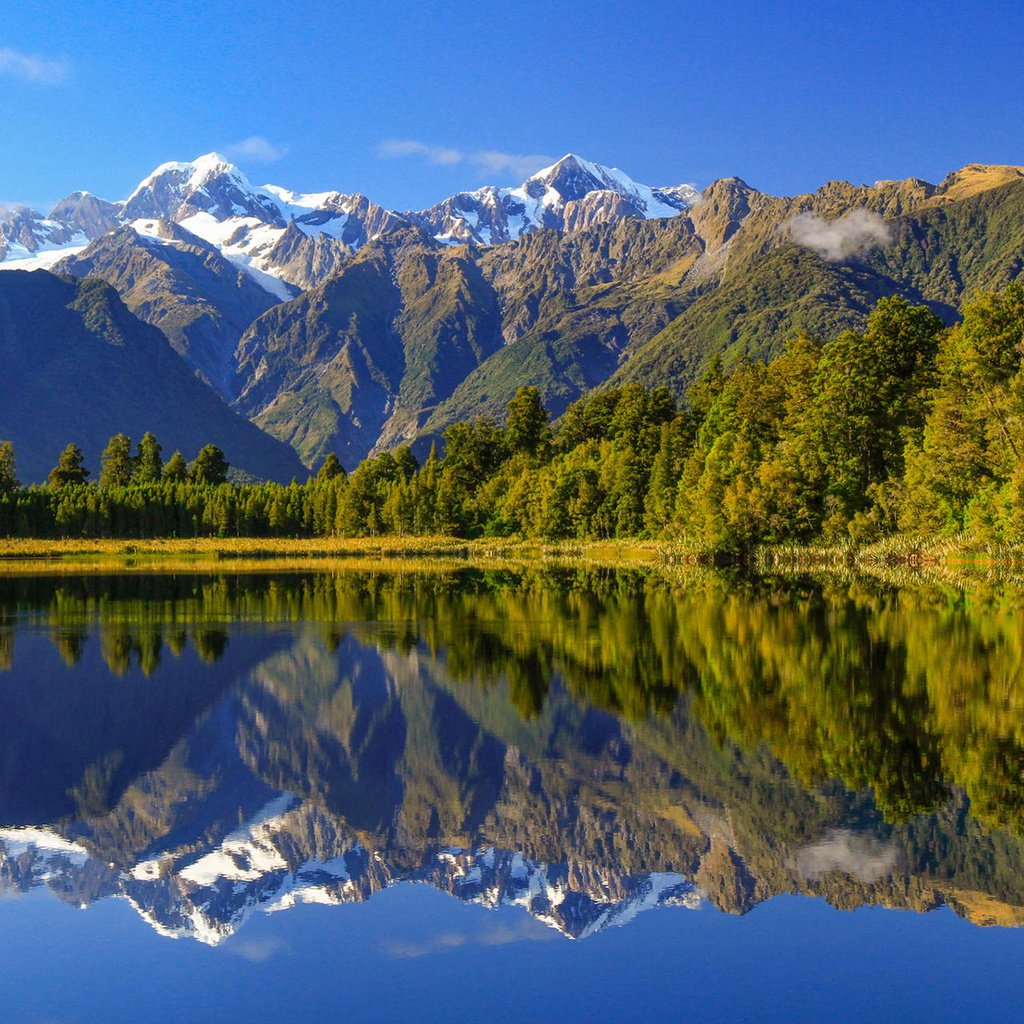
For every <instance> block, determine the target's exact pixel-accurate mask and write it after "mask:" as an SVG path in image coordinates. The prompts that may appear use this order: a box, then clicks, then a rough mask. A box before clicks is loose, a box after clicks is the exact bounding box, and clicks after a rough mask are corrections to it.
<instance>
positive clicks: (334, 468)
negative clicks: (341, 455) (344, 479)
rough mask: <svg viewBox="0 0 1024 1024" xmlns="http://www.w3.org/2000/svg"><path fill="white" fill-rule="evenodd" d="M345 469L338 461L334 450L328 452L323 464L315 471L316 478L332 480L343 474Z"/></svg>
mask: <svg viewBox="0 0 1024 1024" xmlns="http://www.w3.org/2000/svg"><path fill="white" fill-rule="evenodd" d="M344 475H345V470H344V467H343V466H342V465H341V462H339V461H338V456H337V455H336V454H335V453H334V452H328V453H327V458H326V459H324V461H323V465H322V466H321V467H320V469H319V470H318V471H317V474H316V478H317V480H333V479H334V478H335V477H339V476H344Z"/></svg>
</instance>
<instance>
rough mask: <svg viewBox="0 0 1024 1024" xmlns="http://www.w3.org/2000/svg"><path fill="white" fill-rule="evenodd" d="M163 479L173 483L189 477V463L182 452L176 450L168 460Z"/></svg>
mask: <svg viewBox="0 0 1024 1024" xmlns="http://www.w3.org/2000/svg"><path fill="white" fill-rule="evenodd" d="M163 479H164V480H168V481H170V482H171V483H181V482H182V481H184V480H186V479H188V463H187V462H186V461H185V456H184V455H182V454H181V452H179V451H176V452H174V453H173V454H172V455H171V457H170V458H169V459H168V460H167V465H165V466H164V469H163Z"/></svg>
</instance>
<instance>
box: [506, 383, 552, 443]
mask: <svg viewBox="0 0 1024 1024" xmlns="http://www.w3.org/2000/svg"><path fill="white" fill-rule="evenodd" d="M507 409H508V420H507V422H506V424H505V443H506V444H507V445H508V450H509V452H510V453H511V454H513V455H515V454H518V453H520V452H523V453H525V454H527V455H541V454H543V453H544V451H545V450H546V449H547V446H548V444H549V443H550V441H551V428H550V427H549V426H548V411H547V409H545V408H544V405H543V403H542V402H541V400H540V392H539V391H538V390H537V389H536V388H535V387H521V388H520V389H519V390H518V391H517V392H516V394H515V397H514V398H513V399H512V401H510V402H509V403H508V406H507Z"/></svg>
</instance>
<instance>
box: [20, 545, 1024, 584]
mask: <svg viewBox="0 0 1024 1024" xmlns="http://www.w3.org/2000/svg"><path fill="white" fill-rule="evenodd" d="M342 563H344V565H345V566H347V567H351V568H361V569H372V568H393V569H405V568H409V569H412V568H413V567H414V566H418V567H421V568H431V569H435V570H436V569H439V568H450V569H455V568H468V567H482V568H502V567H505V566H511V565H516V564H518V565H523V564H538V563H544V564H573V565H577V566H579V565H592V566H595V567H607V568H629V567H636V568H643V567H649V568H658V567H662V568H666V567H669V568H671V567H677V568H685V567H686V566H702V567H705V568H714V567H719V568H729V567H733V568H737V569H741V570H747V571H750V572H752V573H754V574H755V575H768V576H772V575H781V576H786V575H793V574H808V575H817V574H821V573H828V574H833V573H848V572H851V571H852V572H855V573H858V572H860V573H867V574H870V575H877V574H882V575H887V574H888V573H891V572H892V571H898V572H905V573H910V574H925V575H936V574H937V575H946V574H948V573H950V572H954V573H956V572H957V571H959V570H963V569H972V570H975V571H978V570H980V571H984V570H985V569H998V570H999V571H1001V572H1005V571H1013V570H1017V569H1024V548H1020V547H1016V546H1014V547H1009V546H1000V547H997V546H991V545H984V544H978V543H970V542H968V541H966V540H965V539H963V538H940V539H936V538H912V537H892V538H886V539H884V540H882V541H877V542H875V543H873V544H865V545H853V544H831V545H829V544H824V543H822V544H809V545H790V544H779V545H762V546H759V547H756V548H753V549H751V550H750V551H749V552H747V553H746V554H745V555H743V556H741V555H739V554H737V553H731V552H717V553H716V552H709V551H705V550H702V549H700V548H698V547H696V546H693V545H688V544H685V543H682V542H678V541H666V540H636V539H623V540H605V541H592V540H586V541H577V540H558V541H541V540H519V539H511V538H495V537H484V538H477V539H473V540H465V539H461V538H455V537H395V536H385V537H348V538H345V537H330V538H312V539H298V538H252V537H225V538H202V537H200V538H153V539H145V540H126V539H102V538H101V539H82V538H74V539H31V538H26V539H21V538H19V539H0V574H4V575H12V574H21V573H31V574H38V573H43V572H55V573H66V572H78V573H88V572H103V571H117V572H202V571H224V570H226V569H229V570H230V571H232V572H269V571H299V570H306V569H320V570H324V569H329V568H330V567H332V566H333V565H335V564H338V565H340V564H342Z"/></svg>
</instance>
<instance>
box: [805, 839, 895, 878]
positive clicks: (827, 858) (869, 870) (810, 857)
mask: <svg viewBox="0 0 1024 1024" xmlns="http://www.w3.org/2000/svg"><path fill="white" fill-rule="evenodd" d="M897 857H898V851H897V849H896V844H895V843H893V842H892V841H891V840H886V841H884V842H883V841H882V840H880V839H877V838H875V837H874V836H870V835H866V836H865V835H857V834H856V833H855V832H851V831H850V830H849V829H844V828H835V829H831V830H830V831H829V832H828V833H827V834H826V835H825V838H824V839H821V840H820V841H818V842H817V843H811V844H810V845H809V846H804V847H802V848H801V849H800V850H798V851H797V855H796V869H797V871H799V872H800V874H802V875H803V876H804V877H805V878H820V877H821V876H822V875H828V874H831V873H832V872H835V871H838V872H840V873H842V874H846V875H852V876H853V877H854V878H857V879H859V880H860V881H862V882H877V881H878V880H879V879H880V878H885V877H886V876H887V875H890V874H891V873H892V871H893V869H894V868H895V866H896V861H897Z"/></svg>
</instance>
